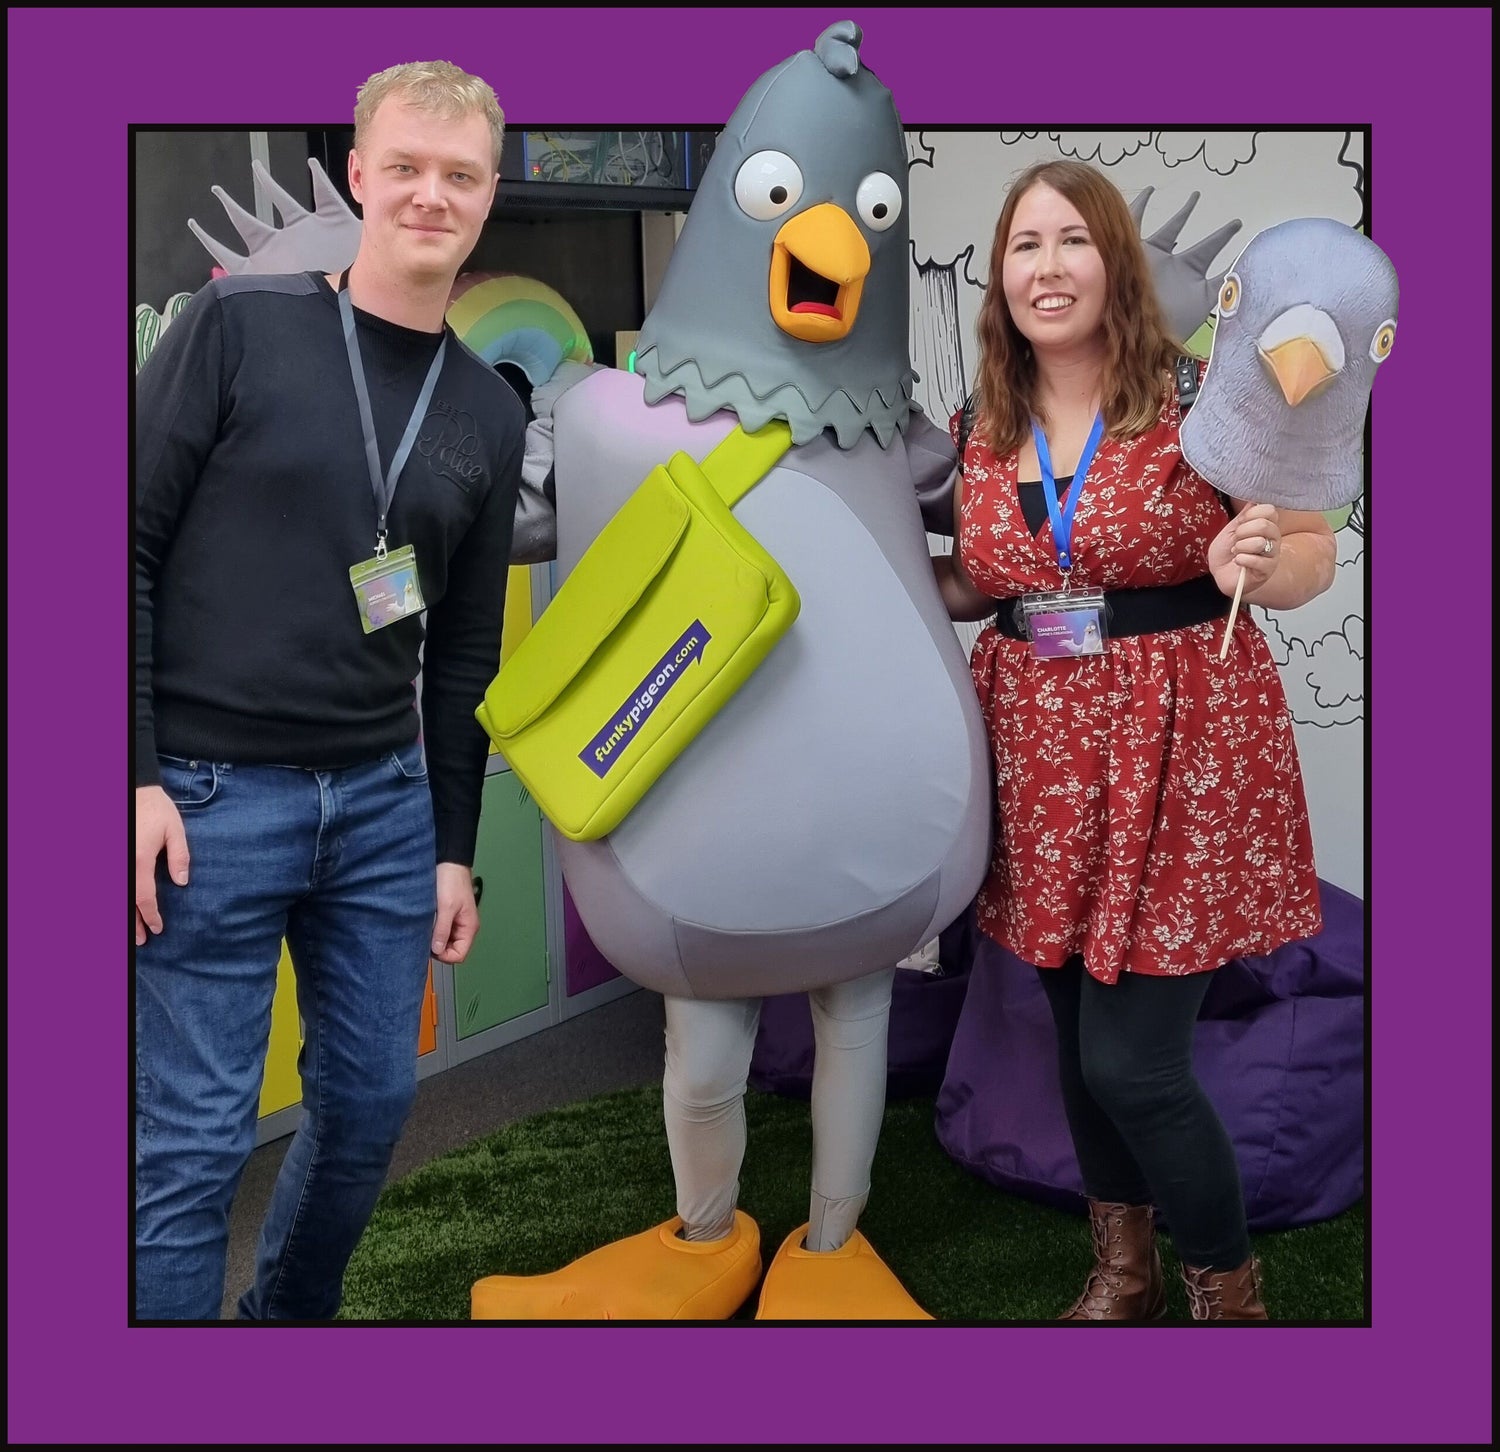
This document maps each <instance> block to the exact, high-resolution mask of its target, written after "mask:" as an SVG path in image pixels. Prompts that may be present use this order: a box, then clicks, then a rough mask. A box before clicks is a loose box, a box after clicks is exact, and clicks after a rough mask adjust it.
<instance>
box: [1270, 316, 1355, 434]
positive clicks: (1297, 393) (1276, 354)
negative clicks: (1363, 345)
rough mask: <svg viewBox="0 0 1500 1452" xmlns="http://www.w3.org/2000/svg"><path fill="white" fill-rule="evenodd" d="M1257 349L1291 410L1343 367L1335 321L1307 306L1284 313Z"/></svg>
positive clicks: (1273, 323)
mask: <svg viewBox="0 0 1500 1452" xmlns="http://www.w3.org/2000/svg"><path fill="white" fill-rule="evenodd" d="M1256 348H1257V349H1258V350H1259V352H1260V358H1261V362H1262V363H1264V364H1265V365H1266V367H1267V369H1268V370H1269V371H1270V374H1271V376H1272V377H1273V378H1274V379H1275V380H1276V383H1277V386H1278V387H1279V388H1280V389H1281V392H1282V395H1283V396H1284V397H1285V398H1286V401H1287V403H1288V405H1289V406H1290V407H1292V408H1296V407H1297V405H1298V404H1299V403H1301V402H1303V400H1304V399H1307V398H1309V397H1311V396H1312V395H1313V394H1314V393H1317V392H1318V391H1319V390H1320V389H1322V388H1323V387H1324V385H1326V384H1327V383H1328V382H1329V381H1330V380H1331V379H1333V378H1335V377H1337V376H1338V374H1339V373H1340V372H1341V371H1342V369H1343V367H1344V342H1343V339H1342V338H1340V337H1339V330H1338V328H1337V327H1335V326H1334V322H1333V319H1332V318H1330V317H1329V316H1328V314H1327V313H1325V312H1323V311H1322V310H1321V309H1319V308H1315V307H1312V306H1311V305H1309V304H1308V303H1298V305H1297V306H1296V307H1294V308H1288V309H1287V310H1286V312H1284V313H1282V314H1281V316H1280V317H1278V318H1277V319H1276V320H1275V321H1274V322H1272V323H1271V325H1270V326H1269V327H1268V328H1267V329H1266V330H1265V332H1263V333H1262V334H1261V335H1260V337H1259V338H1258V339H1257V340H1256Z"/></svg>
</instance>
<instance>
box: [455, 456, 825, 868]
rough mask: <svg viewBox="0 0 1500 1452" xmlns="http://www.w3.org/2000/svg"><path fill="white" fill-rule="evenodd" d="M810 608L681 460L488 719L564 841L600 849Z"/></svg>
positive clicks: (524, 646) (511, 672) (491, 700)
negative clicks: (599, 842) (596, 842)
mask: <svg viewBox="0 0 1500 1452" xmlns="http://www.w3.org/2000/svg"><path fill="white" fill-rule="evenodd" d="M799 608H800V602H799V601H798V598H797V592H796V590H795V589H794V588H793V586H792V584H791V581H790V580H788V579H787V578H786V575H785V573H784V572H783V571H782V570H781V569H780V567H779V566H778V565H777V564H776V562H775V561H774V560H773V559H772V558H771V556H770V555H769V554H768V553H767V552H766V551H765V550H764V549H763V548H762V547H761V546H760V545H759V544H758V543H757V542H756V540H755V539H754V538H753V537H752V536H751V535H750V534H749V533H748V531H746V530H745V528H744V527H743V526H742V525H741V524H740V523H739V522H738V521H737V520H736V519H735V517H734V514H733V511H732V510H731V509H730V508H729V506H728V505H727V504H725V502H724V500H723V498H722V497H721V496H720V495H719V493H718V492H717V490H715V488H714V486H713V484H712V483H711V481H710V480H709V479H708V477H707V476H706V475H705V474H704V473H703V472H702V470H701V469H700V468H699V466H698V464H697V463H696V462H695V461H694V460H693V459H692V458H690V457H689V456H688V455H687V454H677V455H674V457H673V458H672V460H671V461H670V463H669V464H668V465H667V466H665V467H659V468H657V469H654V470H653V471H652V472H651V474H649V475H648V476H647V478H646V479H645V480H644V481H643V483H642V484H641V486H640V488H638V489H637V490H636V491H635V493H634V494H632V495H631V497H630V499H629V500H627V501H626V503H625V505H624V506H623V507H622V508H621V509H620V510H619V512H618V513H617V514H616V515H615V516H614V518H613V519H611V520H610V522H609V523H608V524H607V525H606V526H605V528H604V529H603V530H602V531H601V532H600V534H599V536H598V538H597V539H595V541H594V543H593V544H592V545H591V546H590V547H589V549H588V550H587V551H586V552H585V553H584V555H583V557H582V559H580V560H579V562H578V565H577V566H576V567H575V569H574V570H573V572H572V574H571V575H569V577H568V579H567V580H566V581H565V582H564V584H563V586H562V588H561V589H560V590H559V591H558V593H557V597H556V598H555V599H554V600H553V601H552V603H551V604H550V605H549V606H548V607H547V609H546V610H545V611H543V613H542V616H541V619H540V620H539V621H538V622H537V624H536V625H535V626H534V627H533V628H532V630H531V631H530V632H529V633H528V635H527V636H526V638H525V639H524V640H523V641H522V642H521V644H520V645H519V646H518V647H517V649H516V651H515V654H514V655H513V656H512V657H511V659H510V660H509V661H508V662H507V663H506V665H505V667H504V669H502V670H501V672H500V674H499V675H498V676H497V677H496V678H495V680H494V681H493V683H492V684H491V686H490V689H489V690H488V691H487V692H486V693H485V702H484V704H483V705H482V706H481V707H480V709H479V712H478V713H476V714H478V716H479V720H480V722H481V724H482V725H483V726H484V727H485V729H486V731H488V732H489V734H490V736H491V739H492V740H494V742H495V744H496V746H497V747H498V748H499V750H500V752H501V754H502V755H503V756H504V757H505V759H506V761H507V762H508V764H509V765H510V766H511V768H512V769H513V770H514V771H515V772H516V775H517V776H518V777H519V778H520V779H521V781H522V782H523V784H524V785H525V786H526V788H527V790H528V791H529V792H530V793H531V795H532V796H533V798H534V799H535V800H536V802H537V804H538V806H539V807H540V808H541V809H542V811H543V812H544V813H545V814H546V815H547V817H548V819H549V820H550V821H551V822H552V823H553V825H554V826H555V827H556V828H557V829H558V831H560V832H561V833H562V834H563V835H564V836H566V837H568V838H570V839H572V840H573V841H589V840H592V839H594V838H597V837H601V836H604V835H605V834H606V833H607V832H609V831H611V830H613V828H614V827H615V826H617V825H618V824H619V822H620V821H621V820H623V818H624V817H625V815H626V814H627V813H628V812H629V811H630V809H631V808H632V807H634V806H635V805H636V804H637V803H638V802H639V801H640V800H641V798H642V797H643V796H644V795H645V793H646V791H647V790H648V789H649V788H650V786H651V785H652V784H653V783H654V782H655V781H656V780H657V779H658V778H659V777H660V776H661V774H662V772H664V771H665V770H666V768H667V767H668V766H669V765H670V764H671V762H672V761H673V760H674V759H675V758H676V757H677V756H678V755H679V754H680V753H681V751H682V750H683V748H684V747H686V746H687V744H688V743H689V742H690V741H691V740H692V739H693V737H694V736H696V735H697V733H698V732H699V731H700V730H701V729H702V728H703V726H704V725H705V724H707V722H708V721H709V720H710V719H712V717H713V715H714V714H715V712H717V711H718V710H719V708H720V707H721V706H722V705H723V704H724V702H725V701H727V700H728V699H729V697H730V696H731V695H733V694H734V692H735V691H736V690H738V689H739V687H740V686H741V685H742V684H743V683H744V681H745V680H747V679H748V678H749V676H750V675H751V673H752V672H753V671H754V670H755V668H756V667H757V666H758V665H759V664H760V662H761V661H762V660H764V659H765V657H766V655H767V654H768V653H769V652H770V650H771V648H772V646H774V645H775V643H776V642H777V641H778V640H779V639H780V638H781V636H782V635H784V634H785V633H786V630H787V629H788V628H789V627H790V626H791V623H792V621H793V620H794V619H795V618H796V615H797V611H798V609H799Z"/></svg>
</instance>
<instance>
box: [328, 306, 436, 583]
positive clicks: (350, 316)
mask: <svg viewBox="0 0 1500 1452" xmlns="http://www.w3.org/2000/svg"><path fill="white" fill-rule="evenodd" d="M339 313H340V314H341V316H342V317H343V319H344V347H345V348H347V349H348V351H349V371H350V372H351V373H352V374H353V375H354V392H355V395H356V396H357V397H358V399H359V426H360V428H361V429H363V430H364V435H365V462H366V463H368V464H369V466H370V486H371V488H373V489H374V491H375V513H376V515H377V517H378V520H379V522H378V523H377V524H376V526H375V558H376V559H377V560H383V559H384V558H385V517H386V515H387V514H389V513H390V508H391V500H392V499H394V498H395V497H396V480H397V479H399V478H400V477H401V466H402V465H403V464H405V463H406V457H407V455H408V454H410V453H411V446H412V445H413V444H414V443H416V441H417V431H418V429H420V428H421V427H422V420H423V419H424V418H426V417H427V405H428V404H429V403H431V402H432V390H433V389H434V388H436V387H437V381H438V374H439V373H441V372H442V371H443V355H444V354H445V353H446V352H447V351H448V335H447V333H446V332H445V333H444V334H443V341H442V342H441V343H439V344H438V350H437V357H436V358H434V359H433V360H432V367H431V368H429V369H428V370H427V379H426V382H424V383H423V384H422V391H421V392H420V393H419V394H418V395H417V403H416V407H415V408H413V409H412V411H411V418H410V419H409V420H408V421H407V425H406V432H405V433H404V434H402V435H401V443H400V444H399V445H398V447H397V449H396V453H395V456H394V457H393V458H392V459H391V470H390V473H389V474H388V475H387V476H386V478H384V479H382V478H381V477H380V446H379V445H378V444H377V443H376V442H375V417H374V415H373V414H372V413H371V412H370V390H369V388H368V387H367V386H366V385H365V367H364V364H363V363H362V362H361V361H360V356H359V339H358V338H357V337H355V335H354V304H353V303H351V302H350V301H349V289H348V288H347V287H345V288H343V289H341V290H340V292H339Z"/></svg>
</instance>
